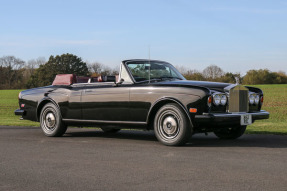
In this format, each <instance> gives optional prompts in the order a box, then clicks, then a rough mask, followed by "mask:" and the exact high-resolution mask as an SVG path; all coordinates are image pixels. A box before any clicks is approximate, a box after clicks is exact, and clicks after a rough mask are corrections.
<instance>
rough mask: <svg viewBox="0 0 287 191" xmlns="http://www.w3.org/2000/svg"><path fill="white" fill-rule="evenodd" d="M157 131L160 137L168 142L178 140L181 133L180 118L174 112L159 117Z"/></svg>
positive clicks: (168, 111) (167, 112)
mask: <svg viewBox="0 0 287 191" xmlns="http://www.w3.org/2000/svg"><path fill="white" fill-rule="evenodd" d="M157 129H158V132H159V134H160V136H161V137H162V138H163V139H165V140H166V141H169V140H173V139H176V138H177V135H178V134H179V132H180V117H179V116H178V114H177V113H176V112H175V111H173V110H167V111H165V112H163V113H162V114H161V115H160V116H159V119H158V122H157Z"/></svg>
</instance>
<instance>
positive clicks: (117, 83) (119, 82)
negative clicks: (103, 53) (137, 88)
mask: <svg viewBox="0 0 287 191" xmlns="http://www.w3.org/2000/svg"><path fill="white" fill-rule="evenodd" d="M124 81H125V80H124V79H123V78H121V79H120V81H118V82H115V86H118V85H120V84H122V83H123V82H124Z"/></svg>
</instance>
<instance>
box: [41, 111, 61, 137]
mask: <svg viewBox="0 0 287 191" xmlns="http://www.w3.org/2000/svg"><path fill="white" fill-rule="evenodd" d="M54 113H55V111H54V110H53V109H51V108H47V109H45V111H44V112H43V115H42V116H41V119H42V120H41V121H42V122H41V126H42V129H43V131H45V133H47V134H51V133H53V132H54V131H55V129H56V127H57V119H56V116H55V114H54Z"/></svg>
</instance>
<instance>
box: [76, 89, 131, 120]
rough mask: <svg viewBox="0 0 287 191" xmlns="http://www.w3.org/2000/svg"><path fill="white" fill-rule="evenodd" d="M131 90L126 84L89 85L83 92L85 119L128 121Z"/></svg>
mask: <svg viewBox="0 0 287 191" xmlns="http://www.w3.org/2000/svg"><path fill="white" fill-rule="evenodd" d="M129 91H130V88H129V87H128V86H125V85H119V86H114V84H97V85H89V86H87V87H86V88H85V89H84V90H83V94H82V100H81V102H82V116H83V120H104V121H128V113H129Z"/></svg>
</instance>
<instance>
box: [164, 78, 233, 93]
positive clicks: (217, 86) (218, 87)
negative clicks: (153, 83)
mask: <svg viewBox="0 0 287 191" xmlns="http://www.w3.org/2000/svg"><path fill="white" fill-rule="evenodd" d="M160 84H171V85H187V86H188V85H190V86H200V87H205V88H208V89H210V90H215V91H220V92H223V91H224V88H225V87H227V86H229V85H231V84H229V83H220V82H208V81H192V80H176V81H164V82H160Z"/></svg>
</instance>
